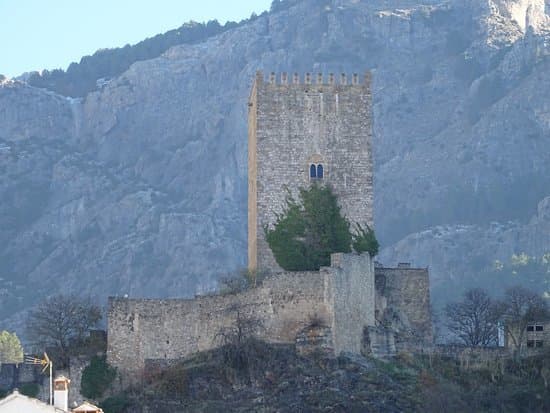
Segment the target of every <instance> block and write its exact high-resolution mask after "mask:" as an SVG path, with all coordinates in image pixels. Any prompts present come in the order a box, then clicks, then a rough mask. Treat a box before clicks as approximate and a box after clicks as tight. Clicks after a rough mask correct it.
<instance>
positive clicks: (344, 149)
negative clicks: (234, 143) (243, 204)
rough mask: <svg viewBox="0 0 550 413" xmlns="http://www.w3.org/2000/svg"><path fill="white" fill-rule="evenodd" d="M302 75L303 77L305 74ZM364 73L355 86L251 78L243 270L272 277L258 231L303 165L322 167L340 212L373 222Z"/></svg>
mask: <svg viewBox="0 0 550 413" xmlns="http://www.w3.org/2000/svg"><path fill="white" fill-rule="evenodd" d="M308 76H309V77H308ZM371 140H372V116H371V91H370V75H369V74H367V75H366V76H365V79H364V81H363V82H360V80H359V78H358V77H357V76H355V75H354V76H353V77H352V78H351V79H349V78H346V77H345V76H344V77H343V78H340V80H335V79H334V77H333V76H331V75H329V77H328V79H327V77H326V76H325V77H323V75H315V76H310V75H306V77H305V79H303V80H300V79H299V78H298V75H294V76H292V78H287V77H286V75H285V74H282V75H281V78H280V81H276V79H275V75H274V74H272V75H271V76H270V77H269V80H268V81H265V80H264V76H263V74H262V73H258V74H257V76H256V81H255V84H254V86H253V88H252V92H251V97H250V101H249V141H248V150H249V156H248V176H249V194H248V214H249V215H248V231H249V233H248V248H249V251H248V260H249V268H250V269H256V268H258V269H261V270H266V271H274V272H279V271H281V269H280V268H279V266H278V265H277V264H276V262H275V259H274V257H273V254H272V253H271V250H270V249H269V247H268V245H267V242H266V241H265V236H264V227H265V226H266V225H272V224H273V223H274V222H275V221H276V216H277V214H278V213H281V212H283V210H284V207H285V205H286V204H285V199H286V197H287V194H288V191H287V189H288V190H289V191H290V193H292V195H293V196H294V197H297V195H298V189H299V188H300V187H307V186H308V185H309V184H310V183H311V179H310V175H309V167H310V165H311V164H316V165H317V164H322V165H323V168H324V177H323V182H326V183H328V184H330V185H331V186H332V187H333V189H334V192H335V193H336V195H337V196H338V200H339V203H340V206H341V207H342V212H343V214H345V215H346V216H347V218H348V219H349V220H350V221H351V222H352V223H355V222H358V223H361V224H366V223H367V224H369V225H372V223H373V212H372V205H373V185H372V184H373V182H372V179H373V175H372V149H371Z"/></svg>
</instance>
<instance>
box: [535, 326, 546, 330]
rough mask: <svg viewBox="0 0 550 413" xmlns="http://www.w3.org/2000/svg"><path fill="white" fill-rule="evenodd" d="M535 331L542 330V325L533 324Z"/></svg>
mask: <svg viewBox="0 0 550 413" xmlns="http://www.w3.org/2000/svg"><path fill="white" fill-rule="evenodd" d="M535 331H544V327H543V326H535Z"/></svg>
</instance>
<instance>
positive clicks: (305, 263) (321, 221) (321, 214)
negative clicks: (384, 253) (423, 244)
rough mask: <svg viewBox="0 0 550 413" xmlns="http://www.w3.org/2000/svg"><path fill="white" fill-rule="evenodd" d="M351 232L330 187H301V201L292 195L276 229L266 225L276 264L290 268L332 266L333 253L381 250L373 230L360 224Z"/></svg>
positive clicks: (371, 252) (301, 269)
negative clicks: (331, 255)
mask: <svg viewBox="0 0 550 413" xmlns="http://www.w3.org/2000/svg"><path fill="white" fill-rule="evenodd" d="M358 229H359V230H358V232H357V233H356V234H354V235H352V233H351V232H350V223H349V221H348V220H347V219H346V218H345V217H344V216H342V214H341V212H340V207H339V206H338V200H337V198H336V195H335V194H334V193H333V192H332V189H331V188H330V186H320V185H312V186H311V187H310V188H309V189H303V188H301V189H300V201H299V202H297V201H296V200H294V199H293V198H292V196H291V195H290V194H289V195H288V197H287V200H286V209H285V211H284V213H283V214H281V215H279V216H278V217H277V221H276V223H275V225H274V227H273V228H267V227H266V228H264V230H265V233H266V239H267V242H268V244H269V247H270V248H271V251H273V255H274V256H275V259H276V261H277V263H278V264H279V265H280V266H281V267H282V268H284V269H285V270H287V271H309V270H318V269H319V268H320V267H322V266H328V265H330V254H332V253H335V252H351V247H352V244H353V247H354V248H355V249H356V251H358V252H363V251H369V253H370V254H371V255H374V254H376V252H377V251H378V247H377V245H378V242H376V248H373V246H374V245H375V244H374V241H376V238H375V236H374V232H373V231H372V230H371V229H370V228H368V227H367V229H366V230H363V228H362V227H361V226H360V225H358Z"/></svg>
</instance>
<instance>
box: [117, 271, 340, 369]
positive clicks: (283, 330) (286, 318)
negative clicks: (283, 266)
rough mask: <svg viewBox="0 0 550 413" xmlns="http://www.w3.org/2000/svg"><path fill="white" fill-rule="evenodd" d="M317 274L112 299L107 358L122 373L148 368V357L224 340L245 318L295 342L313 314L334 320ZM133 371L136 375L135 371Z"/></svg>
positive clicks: (270, 336)
mask: <svg viewBox="0 0 550 413" xmlns="http://www.w3.org/2000/svg"><path fill="white" fill-rule="evenodd" d="M324 290H325V280H324V277H323V276H322V275H321V274H320V273H318V272H305V273H301V272H300V273H283V274H279V275H277V277H276V278H273V279H269V280H266V281H265V282H264V283H263V285H262V286H261V287H258V288H255V289H252V290H249V291H246V292H243V293H240V294H228V295H220V296H206V297H198V298H196V299H193V300H183V299H182V300H178V299H172V300H146V299H124V298H111V299H110V300H109V314H108V323H109V327H108V328H109V336H108V350H107V352H108V359H109V362H110V363H112V364H113V365H114V366H116V367H117V368H118V369H119V370H120V371H122V372H125V373H129V374H130V375H132V374H134V373H135V372H137V371H141V370H143V367H144V362H145V360H146V359H167V360H168V359H179V358H182V357H186V356H189V355H191V354H193V353H195V352H198V351H203V350H208V349H211V348H214V347H216V346H217V345H219V344H220V341H219V338H218V337H217V334H218V333H219V331H220V330H221V329H223V328H228V327H232V326H234V324H235V319H236V318H237V313H239V316H240V317H242V318H253V319H258V320H261V321H262V322H263V327H264V331H263V332H260V335H261V336H262V337H263V338H265V339H267V340H270V341H274V342H294V338H295V336H296V333H297V332H298V331H299V330H300V329H302V328H303V327H304V326H305V325H307V323H309V320H310V318H311V317H312V316H313V315H314V314H318V315H320V316H321V317H323V318H325V319H330V318H331V314H330V310H329V308H328V307H327V303H326V301H325V291H324ZM132 372H134V373H132Z"/></svg>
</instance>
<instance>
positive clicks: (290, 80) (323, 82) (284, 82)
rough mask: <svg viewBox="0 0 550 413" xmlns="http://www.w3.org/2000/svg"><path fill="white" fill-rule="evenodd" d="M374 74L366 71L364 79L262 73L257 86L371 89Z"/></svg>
mask: <svg viewBox="0 0 550 413" xmlns="http://www.w3.org/2000/svg"><path fill="white" fill-rule="evenodd" d="M371 80H372V74H371V72H370V71H368V70H367V71H366V72H365V74H364V75H363V77H362V78H360V76H359V75H358V74H357V73H353V74H352V75H351V76H348V75H347V74H346V73H341V74H340V76H339V78H337V77H336V76H335V75H334V73H329V74H328V76H325V75H324V74H323V73H317V74H315V75H314V74H312V73H310V72H306V73H305V74H304V75H303V76H300V74H298V73H294V74H292V76H290V75H289V74H288V73H287V72H282V73H279V74H276V73H275V72H271V73H270V74H269V76H267V78H266V77H265V76H264V74H263V72H262V71H260V70H259V71H257V72H256V84H257V85H261V84H269V85H275V86H290V85H318V86H324V87H327V86H361V87H365V88H369V87H370V85H371Z"/></svg>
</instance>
